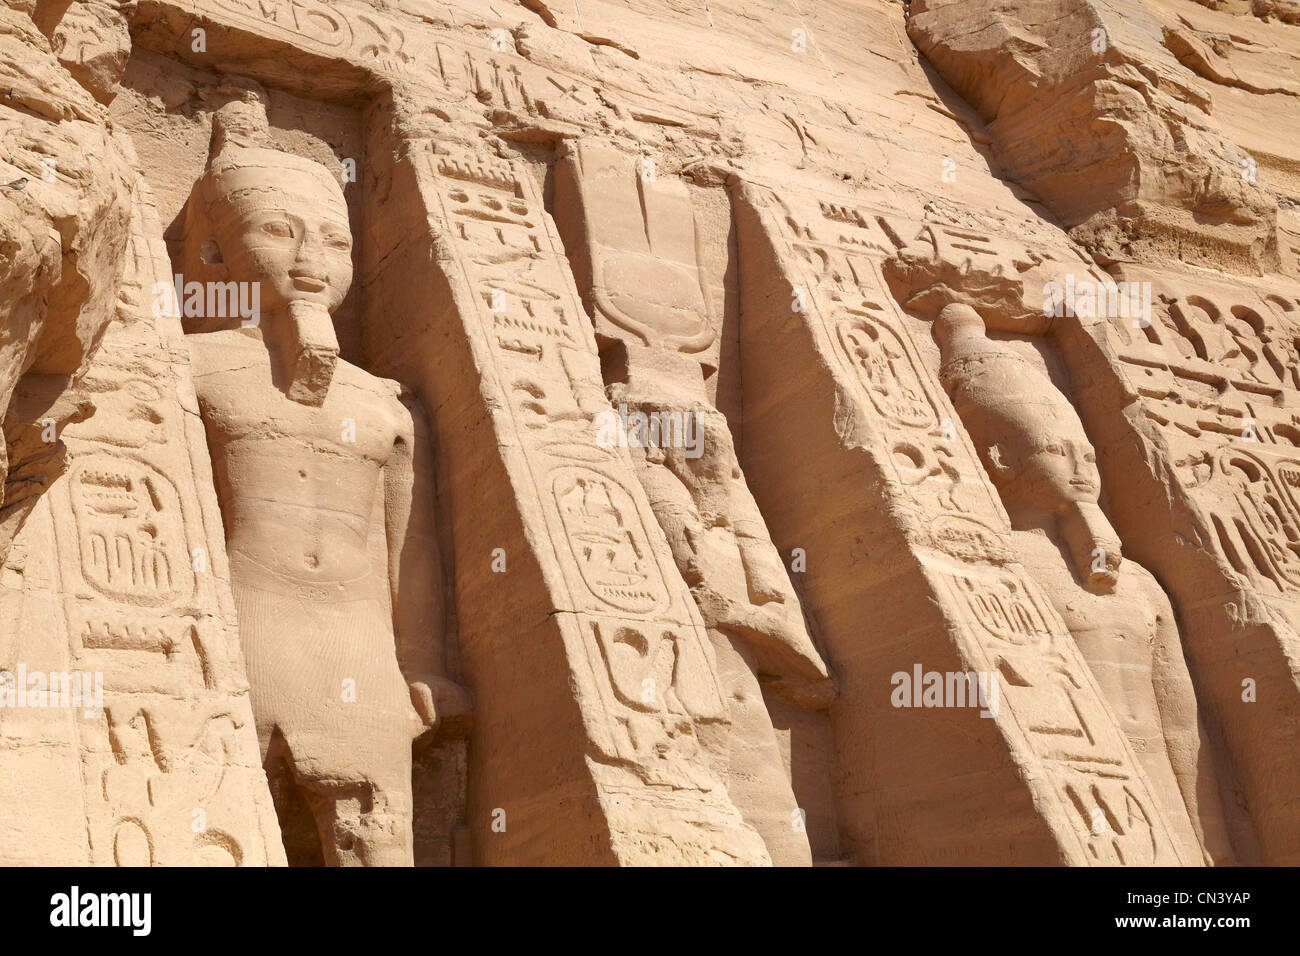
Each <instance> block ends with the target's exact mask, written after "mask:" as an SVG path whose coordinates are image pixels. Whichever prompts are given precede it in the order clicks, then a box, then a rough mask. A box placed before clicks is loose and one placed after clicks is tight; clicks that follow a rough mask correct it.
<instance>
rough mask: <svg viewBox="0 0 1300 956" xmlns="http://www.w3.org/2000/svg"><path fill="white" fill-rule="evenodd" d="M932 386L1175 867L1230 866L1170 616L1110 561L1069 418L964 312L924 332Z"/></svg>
mask: <svg viewBox="0 0 1300 956" xmlns="http://www.w3.org/2000/svg"><path fill="white" fill-rule="evenodd" d="M935 333H936V336H937V338H938V340H939V345H940V349H941V352H942V366H941V369H940V377H941V379H942V381H943V384H944V387H945V388H946V389H947V391H948V394H949V395H950V396H951V398H952V401H953V405H954V406H955V408H956V410H957V413H958V415H959V416H960V417H961V420H962V422H963V424H964V425H965V426H966V429H967V430H968V431H969V433H970V435H971V438H972V439H973V440H974V442H975V446H976V448H977V449H978V451H979V454H980V458H981V460H982V461H983V463H984V467H985V468H986V469H987V470H988V473H989V476H990V477H991V478H992V479H993V483H994V485H996V486H997V489H998V491H999V492H1000V494H1001V496H1002V502H1003V504H1004V505H1005V506H1006V509H1007V512H1008V514H1009V515H1010V517H1011V526H1012V529H1013V531H1012V538H1013V540H1014V542H1015V545H1016V548H1017V551H1018V553H1019V556H1020V559H1021V561H1022V562H1023V564H1024V566H1025V568H1026V569H1027V570H1028V571H1029V573H1030V574H1031V575H1033V576H1034V577H1035V578H1036V579H1037V580H1038V582H1039V583H1040V584H1041V585H1042V587H1043V590H1044V591H1045V592H1046V594H1047V595H1048V596H1049V598H1050V600H1051V601H1052V604H1053V605H1054V606H1055V608H1056V610H1057V611H1058V612H1059V613H1060V615H1061V617H1062V619H1063V620H1064V622H1065V624H1066V626H1067V627H1068V628H1069V630H1070V633H1071V634H1072V635H1073V637H1074V639H1075V641H1076V642H1077V643H1078V645H1079V649H1080V650H1081V651H1082V653H1083V656H1084V658H1085V659H1086V660H1087V661H1088V664H1089V666H1090V667H1091V669H1092V672H1093V675H1094V676H1095V677H1096V679H1097V683H1098V684H1099V685H1100V686H1101V690H1102V693H1103V694H1104V695H1105V697H1106V700H1107V701H1108V702H1109V704H1110V706H1111V707H1112V708H1113V709H1114V711H1115V715H1116V717H1117V718H1118V719H1119V724H1120V726H1121V728H1122V729H1123V731H1124V733H1125V734H1126V735H1127V737H1128V739H1129V741H1130V742H1131V743H1132V745H1133V749H1134V751H1136V753H1137V756H1138V759H1139V761H1140V762H1141V764H1142V766H1143V768H1144V769H1145V771H1146V773H1147V776H1148V777H1149V778H1150V780H1151V784H1152V789H1153V793H1154V794H1155V795H1156V799H1157V800H1158V801H1159V802H1160V804H1161V807H1160V809H1161V811H1162V815H1163V816H1164V819H1166V820H1168V821H1169V824H1170V826H1171V828H1172V829H1173V831H1174V833H1175V834H1176V836H1177V838H1178V839H1179V840H1180V842H1181V843H1182V844H1183V847H1184V852H1185V856H1186V858H1187V859H1189V860H1195V859H1204V860H1205V862H1206V863H1229V862H1232V856H1233V854H1232V849H1231V844H1230V842H1229V839H1228V835H1227V828H1226V824H1225V822H1224V816H1223V809H1222V806H1221V798H1220V793H1219V785H1218V780H1217V776H1216V773H1215V770H1214V766H1213V758H1212V756H1211V754H1210V751H1209V748H1208V747H1207V746H1206V745H1205V743H1204V741H1205V739H1206V738H1205V734H1204V733H1203V732H1202V728H1201V726H1200V722H1199V720H1198V716H1197V708H1196V695H1195V690H1194V688H1193V686H1192V679H1191V675H1190V673H1189V671H1188V668H1187V662H1186V660H1185V659H1184V656H1183V648H1182V642H1181V640H1180V638H1179V634H1178V626H1177V623H1176V621H1175V618H1174V613H1173V608H1172V607H1171V606H1170V603H1169V599H1168V597H1167V596H1166V595H1165V593H1164V590H1163V589H1162V588H1161V587H1160V585H1159V583H1158V582H1157V581H1156V579H1155V578H1154V577H1152V575H1151V573H1150V572H1148V571H1147V570H1146V569H1145V568H1143V567H1142V566H1141V565H1139V564H1137V563H1136V562H1134V561H1131V560H1126V559H1124V558H1123V557H1122V555H1121V553H1120V541H1119V538H1118V536H1117V535H1116V533H1115V531H1114V529H1113V528H1112V527H1111V525H1110V522H1109V521H1108V520H1107V519H1106V517H1105V515H1104V514H1103V513H1102V511H1101V508H1100V506H1099V504H1098V502H1099V499H1100V493H1101V478H1100V474H1099V472H1098V470H1097V466H1096V463H1095V456H1094V451H1093V447H1092V445H1091V444H1090V443H1089V441H1088V437H1087V434H1086V433H1085V432H1084V429H1083V424H1082V422H1080V420H1079V416H1078V414H1077V413H1076V412H1075V410H1074V407H1073V406H1072V405H1071V404H1070V402H1069V401H1068V400H1067V399H1066V398H1065V396H1064V395H1062V394H1061V393H1060V392H1059V391H1058V390H1057V388H1056V387H1055V386H1054V385H1053V384H1052V382H1051V381H1050V380H1049V379H1048V377H1047V376H1046V375H1045V374H1044V373H1043V372H1041V371H1039V370H1038V369H1037V368H1035V367H1034V366H1032V365H1031V364H1030V363H1029V362H1028V361H1026V360H1025V359H1024V358H1023V357H1021V356H1020V355H1018V354H1017V353H1016V352H1015V351H1014V350H1013V349H1011V348H1010V347H1009V346H1007V345H1006V344H1005V343H1002V342H998V341H994V340H992V339H990V338H989V337H988V335H987V334H986V331H985V327H984V320H983V319H982V318H981V317H980V315H979V313H977V312H976V311H975V310H974V309H973V308H971V307H970V306H968V305H961V304H952V305H948V306H947V307H945V308H944V309H943V310H942V311H941V312H940V313H939V316H938V318H937V320H936V322H935Z"/></svg>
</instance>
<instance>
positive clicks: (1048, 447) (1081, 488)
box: [989, 419, 1101, 511]
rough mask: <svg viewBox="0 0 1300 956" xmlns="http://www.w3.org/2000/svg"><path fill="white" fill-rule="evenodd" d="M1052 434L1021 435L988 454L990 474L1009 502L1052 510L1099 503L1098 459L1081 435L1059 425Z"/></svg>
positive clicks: (1028, 432)
mask: <svg viewBox="0 0 1300 956" xmlns="http://www.w3.org/2000/svg"><path fill="white" fill-rule="evenodd" d="M1052 424H1053V425H1055V426H1057V427H1055V428H1052V429H1032V430H1023V431H1022V430H1019V429H1016V430H1014V432H1013V433H1012V434H1008V435H1006V436H1005V437H1004V438H1002V439H1001V440H1000V441H999V442H998V444H997V445H996V446H995V447H994V448H993V449H990V451H989V457H990V458H993V459H994V460H993V461H992V462H990V463H989V464H990V469H989V470H990V474H991V475H992V477H993V479H994V481H995V482H996V483H997V485H998V488H999V490H1000V491H1001V492H1002V494H1003V495H1004V496H1005V497H1007V498H1012V499H1016V500H1019V501H1023V502H1024V503H1026V504H1030V505H1034V506H1036V507H1040V508H1047V509H1049V510H1053V511H1055V510H1057V509H1059V508H1061V507H1063V506H1064V505H1067V504H1071V503H1078V502H1091V503H1094V504H1095V503H1096V501H1097V499H1098V497H1099V495H1100V493H1101V475H1100V474H1099V473H1098V471H1097V456H1096V453H1095V452H1094V451H1093V447H1092V444H1091V443H1090V442H1089V441H1088V439H1087V438H1086V437H1084V436H1083V434H1082V430H1081V429H1080V430H1078V431H1077V432H1076V431H1075V429H1071V428H1068V427H1065V426H1066V423H1065V422H1062V421H1060V420H1059V419H1058V420H1056V421H1054V422H1053V423H1052Z"/></svg>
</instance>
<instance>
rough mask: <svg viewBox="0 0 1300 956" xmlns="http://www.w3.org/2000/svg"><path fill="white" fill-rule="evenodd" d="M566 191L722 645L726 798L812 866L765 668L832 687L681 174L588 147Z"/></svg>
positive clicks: (637, 455)
mask: <svg viewBox="0 0 1300 956" xmlns="http://www.w3.org/2000/svg"><path fill="white" fill-rule="evenodd" d="M557 190H558V191H559V194H560V195H561V196H562V198H563V199H564V201H565V206H564V208H563V210H562V211H561V218H560V222H559V225H560V229H561V231H562V233H563V232H568V233H569V239H570V243H569V246H570V256H571V258H572V259H573V261H574V263H575V273H576V275H577V279H578V284H579V288H580V289H581V290H582V292H583V294H584V297H585V299H586V300H587V302H588V305H589V308H590V310H591V312H592V316H593V321H594V322H595V328H596V335H597V340H598V341H599V342H600V343H601V345H602V362H601V364H602V371H603V373H604V377H605V382H606V387H607V392H608V394H609V397H610V400H611V402H612V403H613V404H614V406H615V407H616V408H617V409H618V410H619V412H618V415H619V421H618V425H617V429H618V430H619V431H620V432H622V438H625V439H626V441H627V444H628V446H629V450H630V453H631V457H632V461H633V463H634V466H635V468H636V472H637V477H638V478H639V479H640V481H641V485H642V487H643V488H644V489H645V491H646V495H647V497H648V498H649V500H650V506H651V508H652V509H653V510H654V514H655V518H656V519H657V521H658V523H659V525H660V527H662V528H663V531H664V534H665V536H666V537H667V539H668V544H669V546H670V547H671V548H672V552H673V558H674V559H675V562H676V564H677V569H678V571H679V572H680V574H681V575H682V577H683V579H684V580H685V581H686V583H687V585H688V586H689V587H690V588H691V594H692V596H693V597H694V598H695V603H696V605H697V606H698V608H699V610H700V613H701V615H702V616H703V618H704V623H705V625H706V626H707V627H708V629H709V635H710V637H711V638H712V641H713V649H714V653H715V654H716V656H717V661H718V674H719V677H720V678H721V680H722V685H723V690H724V694H725V697H726V701H727V713H728V718H729V719H730V722H731V737H730V747H729V761H730V762H729V766H728V772H727V790H728V794H729V795H730V797H731V800H732V802H733V803H734V804H735V806H736V809H737V810H739V811H740V813H741V816H742V817H743V818H744V820H745V822H746V823H748V824H750V825H751V826H753V827H754V828H755V829H756V830H757V831H758V833H759V835H760V836H762V838H763V842H764V843H765V845H766V846H767V850H768V853H769V854H770V855H771V857H772V862H773V863H774V864H776V865H778V866H795V865H804V866H807V865H810V864H811V863H812V853H811V850H810V846H809V840H808V835H807V831H806V829H805V826H804V818H803V815H804V813H805V811H804V810H803V809H801V808H800V807H799V803H798V800H797V799H796V796H795V793H794V791H793V789H792V786H791V780H790V771H789V769H788V768H787V767H786V766H785V765H784V763H783V759H782V754H781V752H780V748H779V744H778V740H777V735H776V733H775V731H774V728H773V722H772V718H771V716H770V715H769V713H768V709H767V704H766V702H765V699H764V692H763V686H762V684H761V683H760V677H762V678H763V679H764V681H765V682H767V683H768V686H769V687H771V688H772V689H774V690H776V691H777V692H779V693H782V694H784V695H785V696H786V698H787V699H788V700H791V701H793V702H795V703H796V704H797V705H799V706H802V707H806V708H808V709H814V710H818V709H823V710H824V709H825V708H826V707H828V706H829V704H830V701H831V699H832V697H833V696H834V689H833V685H832V682H831V679H830V676H829V674H828V671H827V667H826V664H825V662H824V661H823V660H822V658H821V655H820V654H819V652H818V651H817V649H816V647H815V646H814V644H813V642H812V639H811V637H810V636H809V634H808V631H807V628H806V626H805V623H804V619H803V611H802V609H801V607H800V603H799V598H798V596H797V595H796V594H795V591H794V588H793V587H792V586H791V584H790V581H789V578H788V576H787V574H786V571H785V567H784V566H783V564H782V562H781V557H780V554H779V553H778V552H777V549H776V547H775V546H774V545H773V544H772V541H771V539H770V538H769V536H768V533H767V526H766V524H765V523H764V521H763V517H762V515H761V514H760V512H759V510H758V505H757V504H756V503H755V501H754V498H753V495H752V494H751V493H750V490H749V487H748V486H747V485H746V483H745V477H744V474H743V473H742V472H741V468H740V463H739V461H738V459H737V456H736V450H735V447H734V444H733V442H732V439H731V431H730V428H729V425H728V423H727V419H726V417H725V416H724V415H723V414H722V413H721V412H720V411H718V410H717V409H716V408H715V407H714V406H713V405H712V404H711V403H710V401H709V397H708V391H707V389H706V387H705V380H704V374H703V368H702V365H701V362H700V359H699V358H698V357H697V353H700V352H703V351H705V350H707V349H708V347H709V346H710V344H712V342H713V340H714V339H715V337H716V334H717V332H716V329H715V328H714V327H713V324H712V321H711V319H712V317H711V315H710V313H709V308H708V301H707V293H706V292H705V290H704V288H703V283H702V282H701V277H700V269H699V249H698V246H697V232H696V223H695V219H694V212H693V210H692V205H691V200H690V196H689V194H688V193H687V191H686V187H685V185H684V184H683V183H681V182H680V181H676V180H673V179H671V178H666V177H664V178H660V177H655V176H652V175H647V174H646V171H645V170H642V171H641V173H640V174H638V173H637V172H636V171H635V162H634V160H633V158H632V157H631V156H628V155H625V154H622V153H619V152H617V151H615V150H613V149H609V148H606V147H602V146H596V145H593V144H583V145H582V146H580V147H579V148H577V149H575V150H574V151H573V153H572V154H571V155H570V157H569V158H568V159H566V160H565V161H564V162H563V163H562V169H561V176H560V179H559V182H558V185H557ZM570 191H572V194H570ZM573 213H581V215H582V222H581V223H577V222H575V221H574V219H573V218H571V216H572V214H573ZM638 222H640V223H643V225H633V226H629V225H628V224H629V223H638ZM579 236H580V237H581V238H579ZM643 423H644V428H643V427H642V424H643Z"/></svg>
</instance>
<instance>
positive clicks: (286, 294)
mask: <svg viewBox="0 0 1300 956" xmlns="http://www.w3.org/2000/svg"><path fill="white" fill-rule="evenodd" d="M313 173H314V171H312V172H309V171H307V170H304V169H295V168H270V167H267V166H249V167H243V168H239V169H235V170H231V171H228V172H225V173H223V174H222V176H221V186H222V195H223V198H222V199H220V200H218V201H217V203H215V207H216V208H214V209H213V210H212V213H213V219H214V227H215V232H216V239H217V244H218V247H219V248H220V250H221V256H222V259H223V261H224V262H225V264H226V266H227V268H228V269H229V275H230V278H231V279H232V280H235V281H239V282H257V283H259V284H260V295H261V301H262V305H263V307H264V308H267V309H273V310H275V309H282V308H283V307H284V306H285V305H286V304H287V303H289V302H294V301H297V302H311V303H315V304H319V305H321V306H324V307H325V309H326V310H328V311H329V312H333V311H334V310H335V309H337V308H338V306H339V304H340V303H341V302H342V301H343V297H344V296H345V295H347V291H348V287H349V286H350V285H351V284H352V232H351V230H350V229H349V228H348V211H347V206H346V205H345V203H344V202H343V195H342V192H341V191H340V190H339V188H338V186H337V184H335V183H333V182H332V181H325V180H323V177H324V176H325V175H326V174H324V172H323V170H322V171H320V172H319V173H318V174H313ZM312 193H315V195H310V194H312Z"/></svg>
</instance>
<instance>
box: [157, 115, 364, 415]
mask: <svg viewBox="0 0 1300 956" xmlns="http://www.w3.org/2000/svg"><path fill="white" fill-rule="evenodd" d="M265 140H266V114H265V110H264V107H263V106H262V104H261V103H260V102H259V101H258V100H257V99H256V98H254V97H253V96H252V95H251V94H250V95H249V96H248V97H247V98H245V99H243V100H236V101H234V102H231V103H228V104H226V105H225V106H223V107H222V108H221V109H220V110H218V111H217V113H216V114H215V115H214V116H213V126H212V145H211V147H210V150H209V156H208V164H207V168H206V169H205V170H204V172H203V175H202V176H201V177H199V180H198V181H197V182H196V183H195V184H194V188H193V190H192V191H191V193H190V198H189V203H188V205H187V207H186V218H185V231H184V236H183V239H182V252H181V270H182V272H181V275H182V278H183V281H184V283H185V288H188V287H189V283H190V282H198V283H202V284H204V285H207V284H210V283H230V282H234V283H248V284H250V285H251V286H252V287H253V288H254V289H255V293H256V294H255V296H254V297H253V298H254V301H256V302H257V303H258V307H259V308H258V312H259V314H258V316H257V318H256V320H254V321H253V324H256V325H261V324H262V323H263V322H265V323H267V324H268V326H269V327H266V328H263V332H264V334H265V335H266V336H268V337H269V338H271V339H273V340H278V341H279V342H280V343H281V344H282V347H283V348H284V349H286V350H287V354H286V355H284V356H282V358H283V359H284V360H285V361H286V363H287V364H288V365H289V366H290V368H291V374H290V389H289V390H290V395H291V397H294V398H296V399H297V400H299V401H307V403H308V404H319V401H311V400H308V399H307V398H304V396H309V395H310V394H311V393H313V392H314V391H318V390H319V388H320V387H321V386H322V385H323V386H324V387H328V379H329V373H330V372H332V369H333V364H334V361H335V359H336V358H337V355H338V341H337V339H336V338H335V336H334V330H333V325H332V323H331V320H330V314H331V313H333V312H334V311H335V310H336V309H337V308H338V307H339V305H340V304H341V303H342V302H343V298H344V296H346V295H347V292H348V288H349V286H350V285H351V284H352V233H351V230H350V228H349V226H348V210H347V204H346V202H345V201H344V199H343V190H342V188H341V187H340V186H339V184H338V182H337V181H336V180H335V178H334V177H333V176H332V175H331V174H330V173H329V171H328V170H327V169H326V168H325V167H324V166H322V165H321V164H320V163H317V162H314V161H312V160H309V159H304V158H302V157H300V156H295V155H294V154H292V153H287V152H284V151H282V150H278V149H268V148H265V147H264V146H262V145H260V144H261V143H263V142H265ZM240 294H241V295H242V294H243V292H242V290H241V293H240ZM183 301H184V304H185V307H184V310H183V311H184V314H185V315H186V318H187V321H186V330H187V331H189V332H206V331H215V330H219V329H224V328H232V327H238V326H239V325H241V324H242V325H245V326H247V325H248V324H249V321H250V320H248V319H247V318H246V317H243V316H240V315H238V314H235V315H232V314H231V312H233V311H234V310H228V309H223V310H222V313H223V314H215V315H214V314H208V310H201V314H199V315H193V314H192V312H193V311H195V310H193V309H191V308H190V305H189V301H188V295H187V296H186V297H185V299H183ZM208 301H209V302H210V301H212V300H211V299H208ZM304 376H305V378H304ZM322 376H323V378H322ZM304 389H305V391H304ZM295 392H296V394H295ZM318 398H320V399H321V400H323V392H321V393H320V394H319V395H318Z"/></svg>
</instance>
